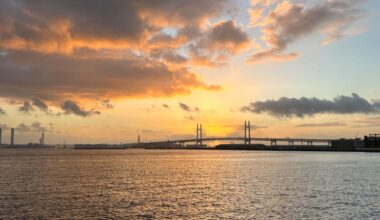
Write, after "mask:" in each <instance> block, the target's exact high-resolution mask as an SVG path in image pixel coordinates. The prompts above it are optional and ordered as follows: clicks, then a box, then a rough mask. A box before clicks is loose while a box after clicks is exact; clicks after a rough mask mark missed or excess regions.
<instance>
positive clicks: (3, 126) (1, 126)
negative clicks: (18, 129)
mask: <svg viewBox="0 0 380 220" xmlns="http://www.w3.org/2000/svg"><path fill="white" fill-rule="evenodd" d="M0 128H1V129H2V130H3V131H5V130H10V129H11V128H10V127H9V126H8V125H6V124H0Z"/></svg>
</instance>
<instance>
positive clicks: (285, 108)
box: [0, 0, 380, 144]
mask: <svg viewBox="0 0 380 220" xmlns="http://www.w3.org/2000/svg"><path fill="white" fill-rule="evenodd" d="M379 21H380V2H379V1H377V0H367V1H366V0H287V1H283V0H204V1H199V0H164V1H155V0H140V1H134V0H130V1H129V0H97V1H94V0H83V1H77V0H35V1H30V0H0V127H1V128H2V129H3V133H4V134H3V137H4V139H5V142H7V141H8V138H7V137H8V136H9V129H10V128H16V132H17V134H16V143H20V144H21V143H27V142H37V140H38V138H39V133H41V132H42V131H45V132H46V133H47V135H46V136H47V138H46V142H47V143H51V144H53V143H63V142H66V143H99V142H101V143H106V142H107V143H120V142H123V143H125V142H133V141H135V140H136V139H137V135H138V134H140V135H141V138H142V140H145V141H146V140H158V139H165V140H166V139H175V138H179V137H192V136H194V135H195V127H196V124H197V123H202V124H203V128H204V130H205V136H229V135H233V136H236V135H241V133H242V129H243V123H244V120H251V123H252V124H253V125H254V128H255V129H254V130H253V136H260V137H320V138H327V137H328V138H334V137H355V136H363V135H365V134H367V133H376V132H377V133H380V86H379V74H380V62H379V58H380V57H379V51H380V28H379V27H378V22H379Z"/></svg>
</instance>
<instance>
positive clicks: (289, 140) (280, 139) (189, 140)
mask: <svg viewBox="0 0 380 220" xmlns="http://www.w3.org/2000/svg"><path fill="white" fill-rule="evenodd" d="M250 139H251V141H261V142H305V143H313V142H314V143H330V142H331V141H332V139H318V138H250ZM244 140H248V139H244V138H243V137H211V138H203V139H202V142H208V141H244ZM198 141H199V139H198ZM191 142H197V139H195V138H194V139H182V140H181V139H180V140H169V141H156V142H149V143H151V144H154V143H191Z"/></svg>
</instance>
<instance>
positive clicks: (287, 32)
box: [248, 0, 365, 63]
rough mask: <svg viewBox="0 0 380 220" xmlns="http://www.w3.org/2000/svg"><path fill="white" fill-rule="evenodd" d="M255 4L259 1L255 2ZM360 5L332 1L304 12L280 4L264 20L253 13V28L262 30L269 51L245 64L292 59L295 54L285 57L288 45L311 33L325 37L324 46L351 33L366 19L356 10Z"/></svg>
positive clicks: (288, 2)
mask: <svg viewBox="0 0 380 220" xmlns="http://www.w3.org/2000/svg"><path fill="white" fill-rule="evenodd" d="M257 2H259V1H254V3H257ZM267 3H268V4H270V3H271V1H265V4H267ZM361 3H362V1H358V2H354V1H342V0H335V1H326V2H324V3H322V4H316V5H314V6H311V7H309V8H306V6H305V5H302V4H293V3H291V2H290V1H283V2H281V3H279V4H277V5H276V7H275V8H274V9H273V10H272V11H270V12H269V13H268V14H267V16H266V17H264V18H263V17H261V18H260V11H258V12H255V11H253V12H252V13H251V16H252V17H251V19H252V20H253V24H254V25H255V26H259V27H260V28H261V29H262V30H261V31H262V34H263V35H262V39H263V40H264V41H265V43H266V44H267V46H268V47H269V49H267V50H265V51H259V52H257V53H255V54H253V55H252V56H251V57H250V58H249V59H248V62H254V63H255V62H257V61H260V62H264V61H265V60H267V61H285V60H291V59H294V58H296V57H297V55H298V54H297V53H284V51H285V50H286V49H287V47H288V45H289V44H291V43H294V42H296V41H297V40H299V39H301V38H303V37H305V36H308V35H310V34H313V33H323V34H325V35H326V38H327V39H326V40H325V43H331V42H333V41H335V40H337V39H339V38H342V37H343V36H347V35H349V34H348V33H353V32H352V31H349V29H350V27H351V26H352V25H353V23H354V22H356V21H358V20H360V19H362V18H363V17H365V12H364V11H363V10H361V9H360V8H358V5H360V4H361ZM256 10H259V9H256ZM258 20H259V21H258Z"/></svg>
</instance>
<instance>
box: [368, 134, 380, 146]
mask: <svg viewBox="0 0 380 220" xmlns="http://www.w3.org/2000/svg"><path fill="white" fill-rule="evenodd" d="M364 145H365V147H366V148H380V134H370V135H369V136H365V137H364Z"/></svg>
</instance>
